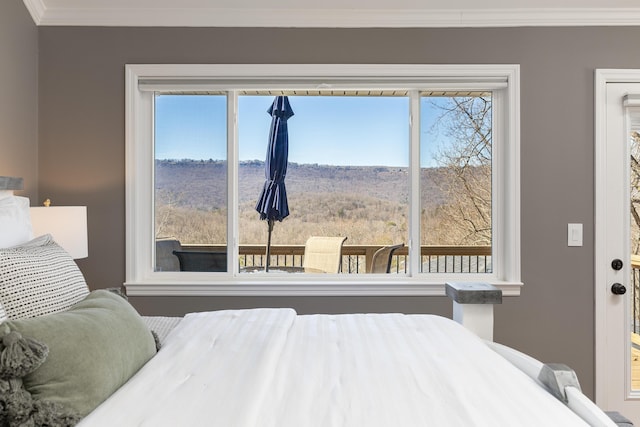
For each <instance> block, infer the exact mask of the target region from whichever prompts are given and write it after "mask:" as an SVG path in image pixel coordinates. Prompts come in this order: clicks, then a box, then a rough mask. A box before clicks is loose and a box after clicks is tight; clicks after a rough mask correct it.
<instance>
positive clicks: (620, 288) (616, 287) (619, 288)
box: [611, 283, 627, 295]
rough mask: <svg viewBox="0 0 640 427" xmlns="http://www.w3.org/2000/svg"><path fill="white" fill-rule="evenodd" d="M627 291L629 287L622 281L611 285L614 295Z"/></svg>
mask: <svg viewBox="0 0 640 427" xmlns="http://www.w3.org/2000/svg"><path fill="white" fill-rule="evenodd" d="M626 292H627V288H625V286H624V285H623V284H622V283H614V284H613V285H611V293H613V294H614V295H624V294H625V293H626Z"/></svg>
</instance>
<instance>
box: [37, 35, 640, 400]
mask: <svg viewBox="0 0 640 427" xmlns="http://www.w3.org/2000/svg"><path fill="white" fill-rule="evenodd" d="M38 34H39V49H40V54H39V83H40V87H39V104H38V105H39V108H40V114H39V130H40V142H39V149H40V154H41V155H40V165H39V169H38V170H39V173H40V177H41V180H40V186H39V191H40V194H41V195H42V197H45V196H46V197H51V198H52V199H54V200H57V201H58V203H59V204H75V203H77V204H86V205H88V211H89V233H90V234H89V245H90V246H89V254H90V255H89V258H88V259H86V260H81V261H80V263H79V264H80V266H81V268H82V270H83V271H84V273H85V275H86V278H87V281H88V283H89V285H90V286H91V287H92V288H101V287H107V286H118V285H120V284H122V282H123V280H124V246H125V220H124V211H125V205H124V203H125V199H124V195H125V188H124V185H125V172H124V65H125V64H127V63H432V64H438V63H516V64H520V65H521V73H522V82H521V83H522V93H521V95H522V105H521V107H522V218H521V219H522V278H523V280H524V282H525V287H524V289H523V291H522V296H521V297H518V298H508V299H506V301H505V302H504V304H503V305H502V306H500V307H499V308H498V309H497V313H496V323H497V325H496V334H495V336H496V339H497V340H498V341H500V342H503V343H505V344H507V345H511V346H513V347H515V348H518V349H520V350H522V351H525V352H527V353H529V354H532V355H533V356H535V357H538V358H540V359H541V360H544V361H548V362H554V361H555V362H563V363H567V364H569V365H571V366H572V367H573V368H575V369H576V370H577V372H578V375H579V377H580V380H581V383H582V385H583V387H584V389H585V391H586V392H587V393H588V394H590V395H592V394H593V390H594V300H593V294H594V292H593V289H594V274H593V261H594V245H593V226H594V213H593V211H594V207H593V206H594V205H593V204H594V184H593V180H594V173H593V163H594V159H593V151H594V150H593V110H594V108H593V80H594V79H593V77H594V70H595V69H596V68H640V44H638V43H637V40H639V39H640V28H503V29H258V28H253V29H252V28H246V29H233V28H223V29H198V28H164V29H160V28H65V27H42V28H39V31H38ZM569 222H579V223H584V230H585V236H584V246H583V247H578V248H575V247H574V248H568V247H567V242H566V227H567V223H569ZM132 302H133V303H134V305H136V307H137V308H138V309H139V310H140V311H141V312H143V313H146V314H167V315H172V314H182V313H185V312H188V311H198V310H209V309H219V308H240V307H257V306H291V307H295V308H296V309H298V310H299V312H301V313H311V312H332V313H335V312H361V311H371V312H376V311H400V312H407V313H409V312H410V313H413V312H433V313H438V314H445V315H449V314H450V311H451V309H450V307H449V302H448V301H446V300H445V299H444V298H432V299H429V298H419V297H393V298H388V297H346V298H345V297H339V298H338V297H336V298H332V297H295V298H294V297H291V298H273V297H269V298H266V297H265V298H258V297H251V298H250V297H246V298H242V297H224V298H223V297H201V298H194V297H189V298H166V297H157V298H152V297H144V298H142V297H136V298H132Z"/></svg>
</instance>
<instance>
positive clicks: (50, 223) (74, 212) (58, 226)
mask: <svg viewBox="0 0 640 427" xmlns="http://www.w3.org/2000/svg"><path fill="white" fill-rule="evenodd" d="M50 203H51V202H50V201H49V199H47V200H46V201H45V203H44V206H39V207H32V208H31V209H30V210H31V226H32V228H33V235H34V236H36V237H37V236H42V235H43V234H51V236H52V237H53V240H55V241H56V243H57V244H59V245H60V246H62V248H63V249H64V250H65V251H67V252H68V253H69V255H71V257H72V258H73V259H79V258H86V257H87V256H88V255H89V250H88V243H87V207H86V206H50Z"/></svg>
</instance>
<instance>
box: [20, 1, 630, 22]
mask: <svg viewBox="0 0 640 427" xmlns="http://www.w3.org/2000/svg"><path fill="white" fill-rule="evenodd" d="M23 1H24V3H25V5H26V6H27V9H28V10H29V13H31V16H32V17H33V20H34V22H35V23H36V24H37V25H102V26H197V27H356V28H357V27H514V26H591V25H615V26H621V25H640V2H639V1H638V0H482V2H481V3H480V2H479V1H478V0H322V1H319V0H278V1H273V0H272V1H268V0H23Z"/></svg>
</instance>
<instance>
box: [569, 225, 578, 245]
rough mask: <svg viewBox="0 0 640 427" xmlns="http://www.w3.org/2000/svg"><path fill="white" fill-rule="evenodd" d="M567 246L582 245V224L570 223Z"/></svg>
mask: <svg viewBox="0 0 640 427" xmlns="http://www.w3.org/2000/svg"><path fill="white" fill-rule="evenodd" d="M567 246H582V224H571V223H570V224H569V226H568V227H567Z"/></svg>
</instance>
